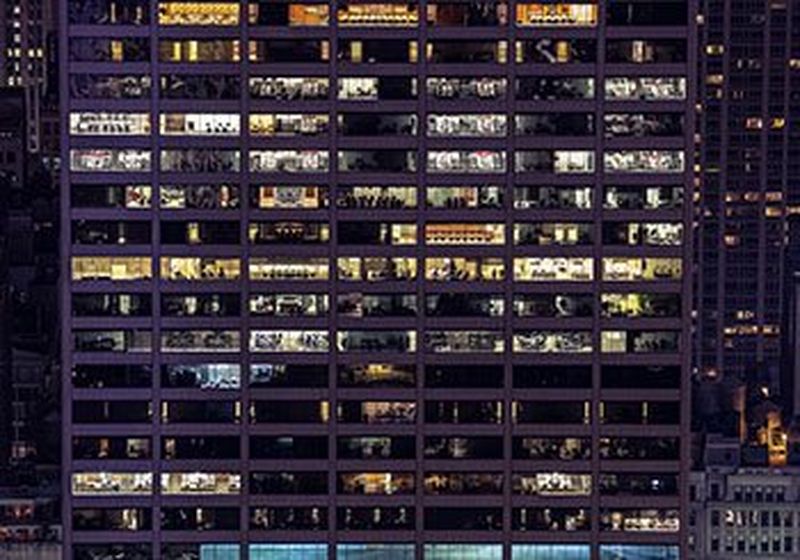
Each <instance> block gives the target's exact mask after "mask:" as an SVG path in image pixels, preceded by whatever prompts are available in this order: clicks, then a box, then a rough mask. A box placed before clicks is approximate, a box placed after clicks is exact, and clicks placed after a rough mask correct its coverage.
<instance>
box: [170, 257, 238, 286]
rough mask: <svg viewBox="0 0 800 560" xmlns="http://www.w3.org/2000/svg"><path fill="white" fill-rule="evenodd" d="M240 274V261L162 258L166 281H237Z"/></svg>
mask: <svg viewBox="0 0 800 560" xmlns="http://www.w3.org/2000/svg"><path fill="white" fill-rule="evenodd" d="M239 274H240V263H239V259H216V258H200V257H161V278H162V279H164V280H203V281H205V280H209V281H211V280H235V279H237V278H238V277H239Z"/></svg>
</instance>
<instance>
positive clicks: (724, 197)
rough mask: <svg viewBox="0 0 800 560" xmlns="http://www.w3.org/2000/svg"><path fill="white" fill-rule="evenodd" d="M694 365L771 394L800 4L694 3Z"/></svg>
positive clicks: (777, 357) (792, 179)
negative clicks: (697, 17) (698, 18)
mask: <svg viewBox="0 0 800 560" xmlns="http://www.w3.org/2000/svg"><path fill="white" fill-rule="evenodd" d="M701 14H702V25H700V26H699V29H700V53H701V55H700V62H701V64H700V67H699V69H698V72H699V83H702V84H703V86H702V88H701V89H700V90H699V95H698V101H699V103H700V106H701V111H700V113H699V117H700V118H699V126H698V133H699V144H698V145H699V162H698V163H699V167H698V169H699V170H700V173H699V174H698V185H699V189H698V191H697V192H698V199H697V200H698V204H697V221H698V226H699V227H698V229H697V238H696V239H697V241H696V245H695V248H696V258H697V260H698V265H699V267H698V274H697V283H696V290H695V302H696V303H695V305H696V310H697V329H696V333H697V335H696V341H695V347H696V348H695V366H696V368H697V370H698V371H699V374H700V377H701V378H702V379H704V380H714V379H718V378H719V377H720V376H722V375H726V376H733V377H736V378H739V379H744V378H745V377H753V376H756V377H758V379H757V380H753V381H757V382H758V383H762V382H763V383H766V384H767V385H768V386H769V388H770V390H771V392H772V393H773V394H775V395H777V394H778V393H779V391H780V389H781V382H780V368H781V363H782V360H783V358H782V356H781V347H782V343H781V337H780V333H781V328H782V326H783V325H784V322H785V319H784V317H783V311H784V309H785V305H784V302H783V301H782V300H783V297H784V294H785V293H786V290H785V287H784V280H785V278H787V274H786V273H785V270H784V263H785V256H786V228H787V218H788V217H789V216H790V215H792V214H796V213H798V212H800V187H798V185H800V132H798V130H800V129H798V127H797V126H796V125H795V123H797V122H798V119H800V94H798V91H800V46H799V45H800V25H798V21H800V3H798V2H797V1H796V0H788V1H787V0H770V1H765V2H748V1H741V2H738V1H725V0H703V1H702V2H701Z"/></svg>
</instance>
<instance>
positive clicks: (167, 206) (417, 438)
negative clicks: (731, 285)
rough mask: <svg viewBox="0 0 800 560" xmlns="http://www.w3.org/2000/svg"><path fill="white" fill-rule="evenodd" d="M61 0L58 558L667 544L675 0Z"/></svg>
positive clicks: (683, 380) (689, 125)
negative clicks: (61, 553)
mask: <svg viewBox="0 0 800 560" xmlns="http://www.w3.org/2000/svg"><path fill="white" fill-rule="evenodd" d="M61 10H62V12H61V15H62V16H63V19H64V20H65V21H67V22H68V25H66V26H65V27H64V29H63V31H62V41H61V46H62V48H61V68H62V70H63V72H62V75H61V91H62V92H65V96H64V99H63V115H62V122H61V129H62V131H63V149H64V151H63V153H62V160H63V162H64V167H65V168H66V172H65V173H64V174H63V177H62V193H63V205H62V208H63V213H62V249H63V270H64V271H65V275H66V280H67V281H65V282H64V283H63V293H62V296H63V299H62V304H63V305H62V306H63V309H64V315H63V347H64V351H63V363H64V385H63V394H64V448H63V452H64V457H65V468H64V490H65V493H66V496H65V500H64V514H65V519H64V524H65V525H64V535H65V550H66V553H67V558H68V559H76V560H88V559H92V560H97V559H98V558H103V559H112V558H119V557H124V558H125V560H149V559H151V558H154V559H161V560H178V559H181V560H184V559H200V560H239V559H242V560H297V559H302V560H327V559H330V560H334V559H338V560H367V559H378V558H379V559H381V560H413V559H419V560H456V559H457V560H478V559H479V560H550V559H559V560H589V559H592V560H597V559H600V560H622V559H624V560H643V559H659V560H677V559H678V558H682V557H683V556H682V555H681V554H680V552H681V550H682V549H683V548H684V547H685V542H686V539H685V535H684V533H683V532H682V530H681V527H683V526H684V525H685V517H686V513H687V503H688V464H689V457H688V443H689V442H688V437H686V436H687V432H688V429H689V409H688V407H689V404H688V402H689V399H688V384H687V378H688V368H689V363H690V354H689V351H690V344H691V340H690V336H689V329H688V328H687V327H688V322H689V319H690V309H691V301H690V294H691V290H690V288H691V275H690V274H689V270H690V268H691V267H690V258H691V243H690V230H691V220H692V213H691V207H690V205H689V204H688V202H687V201H688V200H689V199H690V198H689V197H688V196H687V193H689V192H690V191H691V188H692V185H693V148H694V146H693V135H694V110H695V103H694V81H695V71H694V68H695V65H696V60H695V59H696V53H697V45H696V44H695V40H694V37H695V13H696V7H695V6H693V5H692V4H691V3H689V2H686V1H684V0H666V1H657V2H642V1H638V0H624V1H611V2H600V3H591V2H586V3H549V2H548V3H535V2H533V3H528V2H509V3H506V2H478V3H475V2H458V1H442V2H434V1H430V2H421V3H417V2H412V3H391V2H367V3H364V2H331V3H319V2H294V3H286V2H267V1H257V0H250V1H241V2H240V1H224V0H219V1H215V2H198V1H191V2H185V1H180V0H165V1H161V2H158V1H155V0H153V1H149V0H128V1H125V2H121V1H117V0H91V1H88V0H87V1H83V2H82V1H80V0H71V1H69V2H67V1H66V0H62V2H61Z"/></svg>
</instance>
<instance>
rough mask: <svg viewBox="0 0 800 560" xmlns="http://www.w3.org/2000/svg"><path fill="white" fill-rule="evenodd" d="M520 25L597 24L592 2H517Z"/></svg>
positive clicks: (589, 25) (582, 25) (517, 19)
mask: <svg viewBox="0 0 800 560" xmlns="http://www.w3.org/2000/svg"><path fill="white" fill-rule="evenodd" d="M516 21H517V25H518V26H520V27H593V26H595V25H597V6H596V5H594V4H562V3H557V4H517V18H516Z"/></svg>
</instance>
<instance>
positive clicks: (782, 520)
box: [687, 439, 800, 560]
mask: <svg viewBox="0 0 800 560" xmlns="http://www.w3.org/2000/svg"><path fill="white" fill-rule="evenodd" d="M706 459H707V462H706V468H705V470H702V471H697V472H693V473H692V482H691V492H692V495H693V501H692V506H691V514H690V527H689V532H690V542H691V546H690V553H689V555H688V556H687V558H689V559H690V560H734V559H736V558H742V559H745V558H746V559H747V560H761V559H767V558H769V559H773V558H786V559H787V560H788V559H790V558H791V559H794V558H797V557H798V556H799V555H800V508H798V503H800V468H797V467H792V466H789V467H783V468H768V467H766V466H761V467H758V466H755V467H753V466H744V464H745V463H744V462H743V458H742V456H741V455H740V444H739V442H738V440H735V439H733V440H727V441H726V440H719V439H717V440H715V439H711V440H710V441H709V442H708V445H707V449H706Z"/></svg>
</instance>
